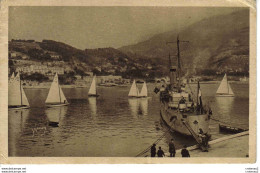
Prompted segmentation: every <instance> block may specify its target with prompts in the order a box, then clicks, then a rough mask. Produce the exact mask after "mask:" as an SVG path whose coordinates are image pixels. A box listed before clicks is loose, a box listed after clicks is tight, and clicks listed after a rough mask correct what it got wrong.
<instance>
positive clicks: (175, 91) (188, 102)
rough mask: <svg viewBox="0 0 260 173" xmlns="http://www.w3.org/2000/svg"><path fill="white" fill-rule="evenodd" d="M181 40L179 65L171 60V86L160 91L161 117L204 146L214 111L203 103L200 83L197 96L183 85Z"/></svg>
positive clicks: (169, 124) (170, 125)
mask: <svg viewBox="0 0 260 173" xmlns="http://www.w3.org/2000/svg"><path fill="white" fill-rule="evenodd" d="M179 42H180V41H179V39H178V38H177V50H178V56H177V58H178V59H177V61H178V65H177V66H173V65H172V64H171V57H170V56H169V60H170V84H168V85H167V86H166V87H165V86H163V87H162V88H161V89H160V115H161V117H162V120H163V121H164V122H165V123H166V124H167V125H168V126H169V127H170V129H171V130H172V131H175V132H179V133H180V134H183V135H188V136H193V137H194V139H195V140H196V141H197V142H198V143H199V144H201V146H203V147H204V148H203V150H206V148H205V145H203V140H204V139H205V138H207V137H208V136H210V135H209V134H208V133H209V122H210V115H211V114H212V111H211V110H210V108H205V106H204V105H203V103H202V92H201V89H200V84H199V82H198V87H197V94H194V93H193V92H192V90H191V89H190V90H189V89H186V88H187V87H185V86H186V84H185V83H183V78H184V77H183V76H182V69H181V63H180V52H179Z"/></svg>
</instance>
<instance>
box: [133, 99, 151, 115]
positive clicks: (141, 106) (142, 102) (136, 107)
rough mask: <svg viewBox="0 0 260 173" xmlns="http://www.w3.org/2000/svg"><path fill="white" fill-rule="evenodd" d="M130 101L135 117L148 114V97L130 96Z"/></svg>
mask: <svg viewBox="0 0 260 173" xmlns="http://www.w3.org/2000/svg"><path fill="white" fill-rule="evenodd" d="M128 103H129V108H130V110H131V114H132V116H133V117H135V118H137V117H138V116H139V115H148V98H129V99H128Z"/></svg>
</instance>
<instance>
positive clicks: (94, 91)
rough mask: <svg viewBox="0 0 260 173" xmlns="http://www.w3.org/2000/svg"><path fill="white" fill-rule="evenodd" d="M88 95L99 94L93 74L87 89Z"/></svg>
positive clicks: (95, 95)
mask: <svg viewBox="0 0 260 173" xmlns="http://www.w3.org/2000/svg"><path fill="white" fill-rule="evenodd" d="M88 96H89V97H98V96H99V95H98V94H97V85H96V76H94V78H93V80H92V83H91V85H90V88H89V91H88Z"/></svg>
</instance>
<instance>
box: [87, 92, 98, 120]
mask: <svg viewBox="0 0 260 173" xmlns="http://www.w3.org/2000/svg"><path fill="white" fill-rule="evenodd" d="M88 102H89V107H90V110H91V115H92V117H93V119H94V118H95V117H96V116H97V98H96V97H89V98H88Z"/></svg>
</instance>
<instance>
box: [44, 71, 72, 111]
mask: <svg viewBox="0 0 260 173" xmlns="http://www.w3.org/2000/svg"><path fill="white" fill-rule="evenodd" d="M45 104H46V106H47V107H57V106H66V105H68V104H69V103H68V101H67V99H66V97H65V95H64V93H63V91H62V89H61V87H60V85H59V79H58V74H57V73H56V74H55V76H54V79H53V82H52V84H51V88H50V90H49V93H48V96H47V99H46V101H45Z"/></svg>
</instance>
